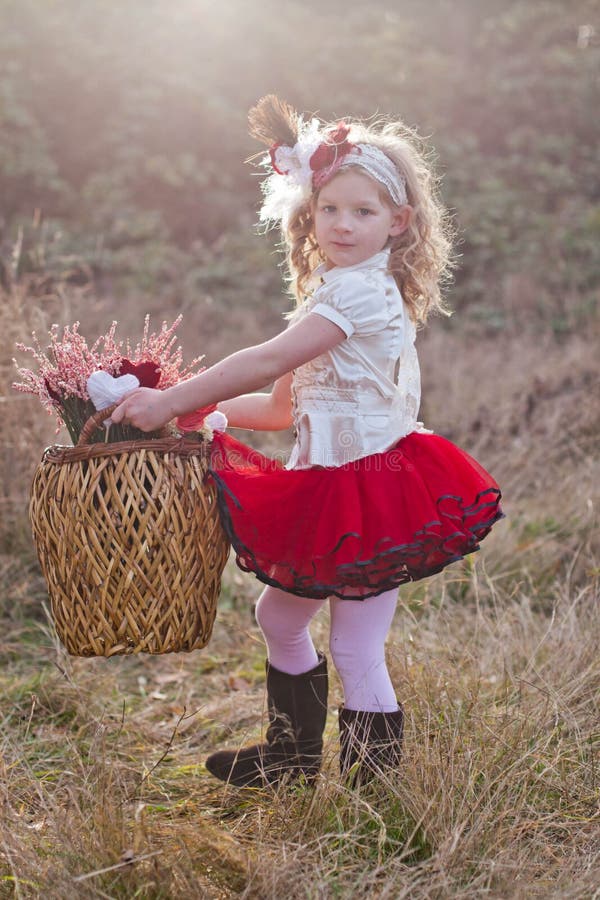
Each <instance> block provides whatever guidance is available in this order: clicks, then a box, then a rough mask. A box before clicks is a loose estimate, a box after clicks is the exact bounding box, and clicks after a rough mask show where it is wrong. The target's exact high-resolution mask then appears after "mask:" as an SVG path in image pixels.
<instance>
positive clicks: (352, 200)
mask: <svg viewBox="0 0 600 900" xmlns="http://www.w3.org/2000/svg"><path fill="white" fill-rule="evenodd" d="M380 192H381V186H380V185H379V184H378V183H377V182H376V181H374V180H373V179H372V178H370V177H369V176H368V175H367V174H365V173H363V172H361V171H360V170H359V169H348V170H347V171H345V172H340V173H339V174H338V175H335V176H334V177H333V178H332V179H331V181H330V182H328V184H326V185H325V187H323V188H322V189H321V191H320V192H319V195H318V197H317V199H316V201H315V208H314V223H315V238H316V241H317V244H318V245H319V247H320V249H321V251H322V252H323V254H324V255H325V259H326V265H327V268H329V269H331V268H333V266H355V265H357V264H358V263H361V262H364V261H365V260H367V259H369V258H370V257H371V256H373V255H374V254H375V253H379V252H380V251H381V250H383V248H384V247H385V245H386V244H387V242H388V238H390V237H393V236H395V235H398V234H402V232H403V231H404V230H405V229H406V227H407V225H408V221H409V218H410V207H409V206H402V207H395V206H392V205H391V203H390V204H389V205H388V204H387V203H386V202H385V201H384V200H383V199H382V197H381V193H380Z"/></svg>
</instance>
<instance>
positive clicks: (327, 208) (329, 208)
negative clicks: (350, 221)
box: [321, 204, 335, 213]
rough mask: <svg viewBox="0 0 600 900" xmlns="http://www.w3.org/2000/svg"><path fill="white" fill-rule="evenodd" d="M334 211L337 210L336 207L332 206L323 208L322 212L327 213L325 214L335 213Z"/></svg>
mask: <svg viewBox="0 0 600 900" xmlns="http://www.w3.org/2000/svg"><path fill="white" fill-rule="evenodd" d="M334 210H335V206H331V204H329V205H327V206H322V207H321V212H325V213H328V212H333V211H334Z"/></svg>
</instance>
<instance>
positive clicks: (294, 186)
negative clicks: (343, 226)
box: [260, 119, 408, 229]
mask: <svg viewBox="0 0 600 900" xmlns="http://www.w3.org/2000/svg"><path fill="white" fill-rule="evenodd" d="M319 124H320V123H319V121H318V119H311V121H310V122H308V123H304V122H300V127H299V134H298V141H297V142H296V143H295V144H294V146H293V147H292V146H289V145H288V144H282V143H277V144H274V145H273V146H272V147H271V149H270V150H269V155H268V156H267V157H265V158H264V159H263V160H262V161H261V163H262V165H264V166H266V167H267V168H269V169H271V174H270V175H269V176H268V177H267V178H265V180H264V182H263V184H262V190H263V194H264V202H263V205H262V208H261V210H260V220H261V222H266V223H267V224H273V225H276V224H281V226H282V227H283V228H284V229H285V228H286V227H287V225H288V222H289V220H290V218H291V216H292V215H293V213H294V212H296V210H298V209H299V208H300V206H301V205H302V204H303V203H305V202H306V200H308V199H309V198H310V196H311V194H312V193H313V191H315V190H319V189H320V188H322V187H323V186H324V185H325V184H327V182H328V181H330V180H331V179H332V178H333V176H334V175H335V174H336V173H337V172H339V171H340V170H341V169H343V168H347V167H348V166H358V167H359V168H361V169H364V170H365V172H366V173H367V174H368V175H370V176H371V178H374V179H375V181H378V182H379V183H380V184H382V185H383V186H384V187H385V188H386V190H387V191H388V193H389V195H390V197H391V199H392V201H393V202H394V203H395V204H396V205H397V206H404V205H405V204H407V203H408V198H407V194H406V180H405V178H404V177H403V176H402V175H401V173H400V172H399V171H398V169H397V168H396V166H395V165H394V163H393V162H392V160H391V159H390V158H389V156H386V154H385V153H384V152H383V151H382V150H380V149H379V148H378V147H375V146H374V145H373V144H353V143H351V141H349V140H348V134H349V131H350V129H349V128H348V126H347V125H345V124H344V123H343V122H340V123H339V124H338V125H337V126H336V128H335V129H334V130H330V131H328V132H322V131H320V130H319Z"/></svg>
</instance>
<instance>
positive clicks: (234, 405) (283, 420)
mask: <svg viewBox="0 0 600 900" xmlns="http://www.w3.org/2000/svg"><path fill="white" fill-rule="evenodd" d="M219 410H220V411H221V412H222V413H225V415H226V416H227V420H228V422H229V425H230V426H231V427H232V428H256V429H257V430H258V431H281V430H283V429H284V428H289V427H290V425H291V424H292V373H291V372H286V374H285V375H282V376H281V378H278V379H277V381H276V382H275V384H274V385H273V390H272V391H271V393H270V394H242V396H241V397H234V398H233V399H232V400H223V401H222V402H221V403H219Z"/></svg>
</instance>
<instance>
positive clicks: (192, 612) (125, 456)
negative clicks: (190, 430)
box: [30, 407, 229, 656]
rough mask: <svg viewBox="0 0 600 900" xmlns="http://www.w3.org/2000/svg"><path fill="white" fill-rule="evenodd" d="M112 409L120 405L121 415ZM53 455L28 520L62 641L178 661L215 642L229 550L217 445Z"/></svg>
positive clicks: (106, 447)
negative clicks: (210, 472) (212, 478)
mask: <svg viewBox="0 0 600 900" xmlns="http://www.w3.org/2000/svg"><path fill="white" fill-rule="evenodd" d="M113 408H114V407H113ZM110 412H111V409H108V410H104V411H102V413H101V414H98V415H96V416H93V417H92V418H91V419H90V420H89V421H88V422H87V423H86V425H85V427H84V430H83V431H82V434H81V438H80V441H79V444H78V445H77V446H76V447H69V448H66V447H50V448H49V449H48V450H46V452H45V453H44V456H43V459H42V461H41V463H40V465H39V466H38V468H37V471H36V473H35V476H34V479H33V485H32V491H31V503H30V520H31V525H32V530H33V536H34V541H35V544H36V549H37V553H38V557H39V560H40V564H41V567H42V571H43V573H44V576H45V578H46V581H47V584H48V592H49V595H50V602H51V610H52V617H53V619H54V623H55V626H56V631H57V634H58V636H59V638H60V640H61V641H62V643H63V644H64V646H65V647H66V649H67V650H68V652H69V653H71V654H73V655H75V656H113V655H114V654H117V653H169V652H174V651H181V650H185V651H189V650H195V649H198V648H199V647H204V646H205V645H206V644H207V643H208V641H209V639H210V636H211V632H212V627H213V623H214V619H215V614H216V606H217V597H218V595H219V590H220V585H221V574H222V572H223V568H224V566H225V562H226V560H227V556H228V553H229V544H228V542H227V540H226V538H225V534H224V532H223V530H222V527H221V523H220V520H219V515H218V510H217V504H216V492H215V489H214V486H213V485H212V483H210V482H208V483H207V481H206V480H205V475H206V472H207V468H208V462H209V456H210V450H209V446H208V445H207V444H206V443H205V442H203V443H197V442H193V441H190V440H187V441H186V440H184V439H182V438H173V437H164V438H162V437H160V438H154V439H146V440H138V441H129V442H127V443H125V442H123V443H112V444H111V443H106V444H88V443H87V439H88V437H89V435H90V434H91V433H93V431H94V429H95V428H96V427H97V426H98V424H99V422H100V421H102V419H105V418H107V416H108V415H110Z"/></svg>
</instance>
